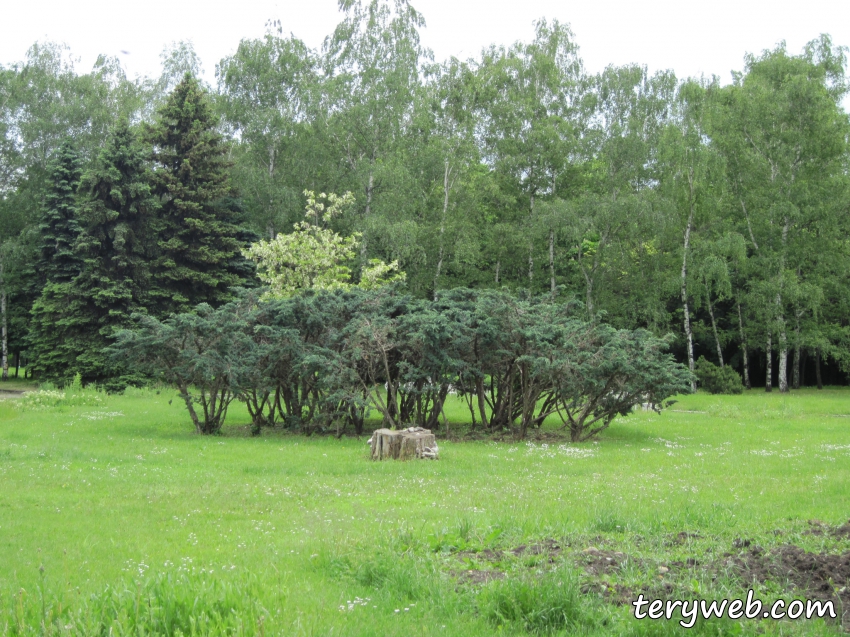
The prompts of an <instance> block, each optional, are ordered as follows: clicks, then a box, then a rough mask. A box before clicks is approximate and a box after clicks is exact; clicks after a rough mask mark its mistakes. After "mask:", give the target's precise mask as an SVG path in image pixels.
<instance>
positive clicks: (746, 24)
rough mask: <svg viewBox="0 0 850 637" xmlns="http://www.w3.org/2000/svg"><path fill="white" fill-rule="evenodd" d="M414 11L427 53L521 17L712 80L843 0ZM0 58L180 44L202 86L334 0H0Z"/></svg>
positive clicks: (611, 60)
mask: <svg viewBox="0 0 850 637" xmlns="http://www.w3.org/2000/svg"><path fill="white" fill-rule="evenodd" d="M413 5H414V6H415V7H416V8H417V9H418V10H419V11H420V12H421V13H422V14H423V15H424V16H425V20H426V22H427V28H426V29H424V31H423V32H422V40H423V43H424V44H425V46H427V47H430V48H431V49H432V50H433V51H434V54H435V57H436V59H437V60H443V59H446V58H448V57H449V56H452V55H454V56H457V57H461V58H467V57H474V56H476V55H477V54H478V52H479V51H480V50H481V48H482V47H485V46H487V45H489V44H491V43H496V44H511V43H513V42H515V41H517V40H529V39H530V38H531V36H532V34H533V28H532V22H533V21H534V20H535V19H537V18H540V17H546V18H550V19H551V18H556V19H558V20H560V21H562V22H567V23H569V24H570V25H571V26H572V29H573V32H574V33H575V35H576V41H577V43H578V45H579V47H580V49H581V56H582V58H583V59H584V62H585V66H586V68H587V69H588V70H589V71H591V72H595V71H599V70H601V69H603V68H604V67H605V66H607V65H608V64H626V63H630V62H638V63H641V64H646V65H647V66H648V67H649V69H650V71H655V70H659V69H673V70H674V71H675V72H676V74H677V76H679V77H687V76H697V75H701V74H705V75H718V76H719V77H720V79H721V81H722V82H724V83H726V82H728V81H729V79H730V74H731V71H732V70H740V69H741V68H742V67H743V57H744V54H745V53H747V52H755V53H758V52H760V51H762V50H764V49H766V48H773V47H774V46H775V45H776V43H778V42H779V41H781V40H785V41H786V42H787V44H788V49H789V51H790V52H792V53H799V52H800V51H801V50H802V47H803V45H804V44H805V43H806V42H808V41H809V40H812V39H814V38H816V37H817V36H818V35H819V34H821V33H829V34H830V35H832V37H833V41H834V42H835V43H836V44H841V45H850V1H847V0H809V1H808V2H800V1H799V0H797V1H795V2H792V1H789V0H713V1H711V2H706V1H703V0H691V1H682V0H596V1H595V2H591V1H589V0H414V1H413ZM0 8H2V10H0V64H9V63H12V62H16V61H19V60H22V59H23V58H24V56H25V54H26V50H27V49H28V48H29V46H30V45H32V43H33V42H35V41H44V40H53V41H56V42H64V43H66V44H68V45H69V46H70V48H71V52H72V54H73V55H74V56H75V57H77V58H79V60H80V62H79V67H78V69H79V70H80V71H86V70H88V69H89V68H91V65H92V64H93V62H94V60H95V59H96V57H97V55H98V54H99V53H105V54H107V55H114V56H117V57H118V58H119V59H121V60H122V62H123V63H124V65H125V68H126V69H127V71H128V73H129V75H130V76H134V75H137V74H138V75H151V76H157V75H159V54H160V53H161V52H162V50H163V48H164V47H166V46H168V45H169V44H170V43H171V42H174V41H178V40H190V41H191V42H192V43H193V45H194V47H195V50H196V51H197V52H198V54H199V55H200V57H201V59H202V60H203V64H204V71H205V76H206V79H207V81H209V82H211V83H212V82H214V71H215V65H216V63H217V62H218V61H219V60H220V59H221V58H222V57H224V56H226V55H229V54H231V53H233V52H234V51H235V49H236V46H237V45H238V43H239V40H240V39H242V38H256V37H260V36H262V34H263V33H264V31H265V23H266V21H267V20H269V19H279V20H280V21H281V22H282V26H283V30H284V33H287V32H292V33H294V34H295V35H296V36H297V37H299V38H301V39H302V40H304V41H305V42H306V43H307V44H308V45H309V46H312V47H318V46H320V45H321V42H322V39H323V38H324V37H325V36H326V35H328V34H329V33H330V32H331V31H332V30H333V28H334V26H335V25H336V23H337V22H339V20H340V15H341V14H339V13H338V11H337V2H336V0H310V1H309V2H307V1H294V0H277V1H275V0H241V1H238V2H233V1H231V2H222V1H220V0H144V1H125V0H0Z"/></svg>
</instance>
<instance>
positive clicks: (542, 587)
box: [478, 566, 599, 635]
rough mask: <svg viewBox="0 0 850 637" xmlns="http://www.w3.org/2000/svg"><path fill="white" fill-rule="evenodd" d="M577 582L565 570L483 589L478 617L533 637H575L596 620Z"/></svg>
mask: <svg viewBox="0 0 850 637" xmlns="http://www.w3.org/2000/svg"><path fill="white" fill-rule="evenodd" d="M579 586H580V582H579V578H578V576H577V574H576V573H575V572H574V571H572V570H571V569H569V568H567V567H563V566H562V567H561V568H558V569H557V570H554V571H552V572H549V573H546V574H545V575H543V576H542V577H522V576H519V577H511V578H507V579H504V580H501V581H498V582H494V583H492V584H489V585H488V586H486V587H485V588H484V589H483V590H482V591H481V593H480V594H479V596H478V607H479V609H480V611H481V613H482V614H483V615H484V616H485V617H486V618H487V619H488V620H490V621H491V622H492V623H493V624H495V625H496V626H503V625H507V626H511V627H516V628H519V629H521V630H524V631H526V632H527V633H530V634H532V635H548V634H552V633H556V632H558V631H565V630H566V631H569V632H570V633H577V632H578V631H580V630H581V629H582V628H584V629H586V628H590V627H592V626H594V624H596V623H597V622H598V620H599V618H598V615H597V616H596V617H594V612H593V608H592V607H590V604H589V603H588V601H587V600H585V599H582V596H581V593H580V592H579Z"/></svg>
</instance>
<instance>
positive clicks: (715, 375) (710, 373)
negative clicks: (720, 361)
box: [696, 356, 744, 394]
mask: <svg viewBox="0 0 850 637" xmlns="http://www.w3.org/2000/svg"><path fill="white" fill-rule="evenodd" d="M696 376H697V379H698V380H699V384H700V387H702V388H703V389H704V390H706V391H707V392H708V393H710V394H740V393H741V392H743V391H744V385H743V383H742V382H741V375H740V374H739V373H738V372H736V371H735V370H734V369H732V368H731V367H729V365H725V366H723V367H720V366H718V365H715V364H714V363H712V362H711V361H710V360H708V359H707V358H706V357H705V356H700V357H699V359H698V360H697V364H696Z"/></svg>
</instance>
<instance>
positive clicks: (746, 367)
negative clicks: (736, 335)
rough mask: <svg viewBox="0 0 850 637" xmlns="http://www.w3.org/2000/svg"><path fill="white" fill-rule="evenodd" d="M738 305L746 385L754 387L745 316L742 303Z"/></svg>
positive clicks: (749, 387)
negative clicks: (742, 311)
mask: <svg viewBox="0 0 850 637" xmlns="http://www.w3.org/2000/svg"><path fill="white" fill-rule="evenodd" d="M736 305H737V306H738V328H739V329H740V330H741V354H742V357H741V358H742V360H743V365H744V387H746V388H747V389H752V385H751V384H750V356H749V352H748V351H747V337H746V335H745V334H744V316H743V314H742V313H741V303H740V302H738V303H736Z"/></svg>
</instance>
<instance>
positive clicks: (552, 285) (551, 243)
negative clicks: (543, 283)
mask: <svg viewBox="0 0 850 637" xmlns="http://www.w3.org/2000/svg"><path fill="white" fill-rule="evenodd" d="M549 291H550V292H551V293H552V298H553V299H554V298H555V294H556V291H557V289H556V287H555V229H554V228H549Z"/></svg>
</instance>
